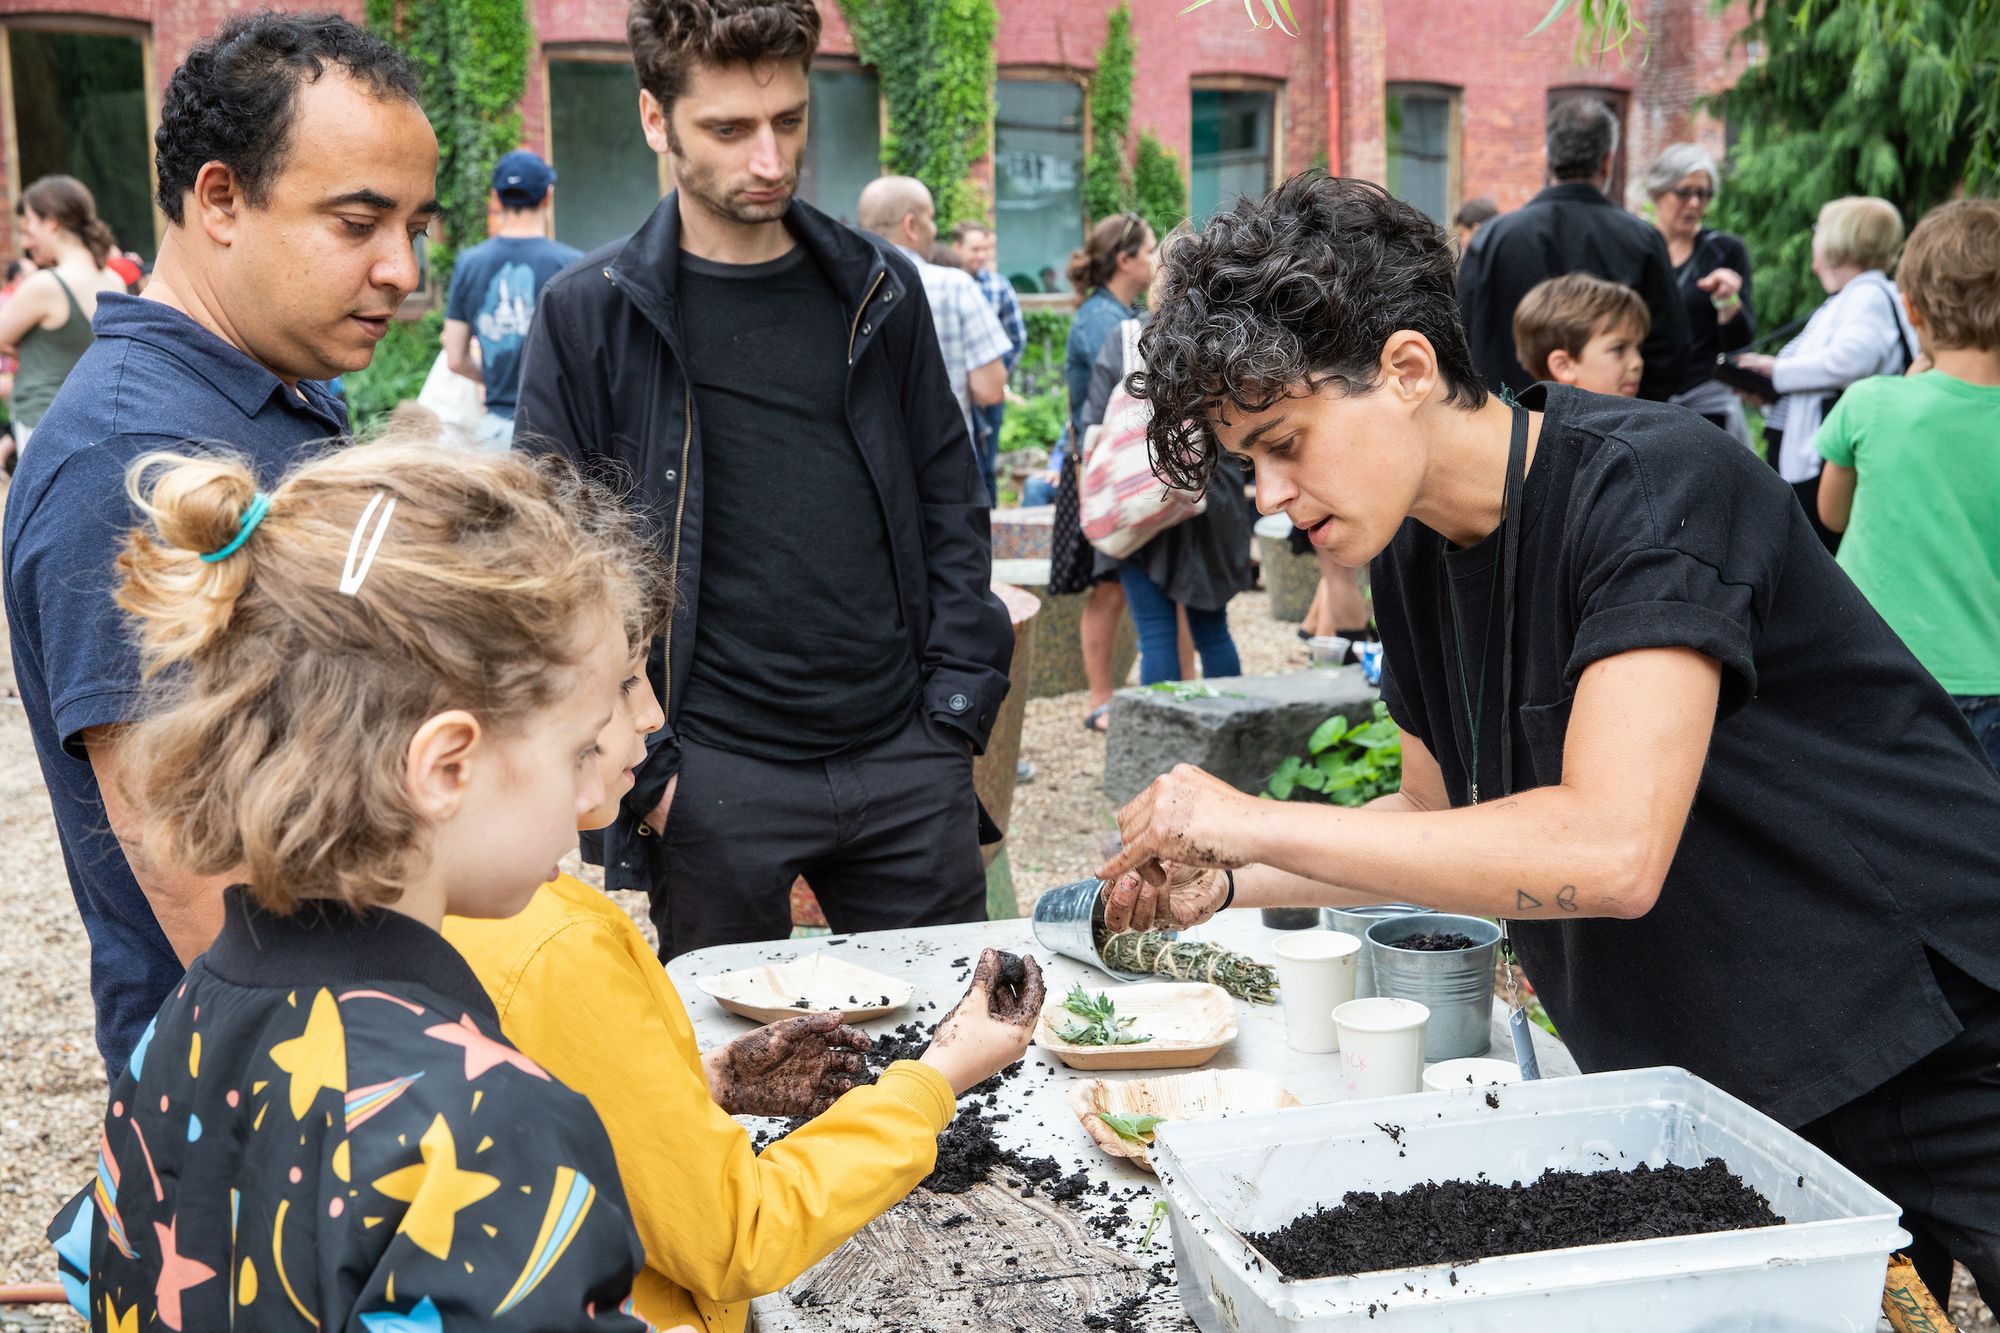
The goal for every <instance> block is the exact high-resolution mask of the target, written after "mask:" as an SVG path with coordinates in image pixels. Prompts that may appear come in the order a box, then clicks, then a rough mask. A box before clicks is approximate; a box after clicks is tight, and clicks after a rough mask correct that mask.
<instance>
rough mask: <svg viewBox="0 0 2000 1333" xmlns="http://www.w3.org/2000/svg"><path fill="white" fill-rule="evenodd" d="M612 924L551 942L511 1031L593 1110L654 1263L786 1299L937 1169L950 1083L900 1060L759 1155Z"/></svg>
mask: <svg viewBox="0 0 2000 1333" xmlns="http://www.w3.org/2000/svg"><path fill="white" fill-rule="evenodd" d="M617 925H618V923H614V922H610V921H601V920H596V919H585V918H576V919H573V920H572V922H571V924H569V925H566V926H565V927H564V928H563V929H561V930H559V931H557V932H555V933H553V934H551V935H550V937H549V938H548V939H547V940H546V941H545V942H544V943H543V944H542V946H541V948H539V949H538V950H537V951H536V952H535V954H534V955H533V957H532V958H530V959H529V960H528V962H527V963H526V964H525V966H524V967H523V969H522V972H521V976H520V982H519V984H518V985H517V986H516V987H515V988H514V990H513V992H512V995H511V997H510V999H509V1002H508V1004H507V1007H506V1009H505V1011H504V1012H503V1013H502V1015H501V1025H502V1027H503V1028H504V1029H505V1031H506V1033H507V1035H508V1037H509V1038H510V1039H512V1040H513V1042H514V1044H515V1045H516V1046H518V1047H520V1048H521V1050H522V1051H524V1052H525V1053H526V1054H527V1055H528V1056H529V1057H530V1058H532V1059H534V1060H536V1061H538V1062H539V1063H541V1064H542V1065H543V1066H544V1067H545V1068H547V1069H548V1070H549V1072H550V1073H552V1074H554V1075H555V1076H556V1077H557V1078H559V1079H561V1080H562V1081H563V1082H564V1083H566V1084H568V1085H569V1086H570V1087H571V1088H573V1089H575V1090H576V1091H577V1092H580V1093H582V1094H583V1095H584V1096H585V1097H586V1098H588V1099H589V1101H590V1103H591V1105H592V1106H593V1107H595V1108H596V1110H597V1114H598V1117H599V1118H600V1119H601V1120H603V1122H604V1128H605V1129H606V1131H608V1132H609V1134H610V1135H611V1145H612V1148H613V1150H614V1151H615V1152H616V1154H617V1158H618V1173H619V1175H620V1176H621V1177H622V1178H623V1180H624V1185H625V1196H626V1198H627V1199H628V1200H629V1201H630V1204H631V1211H632V1219H633V1221H634V1222H635V1223H636V1224H637V1226H638V1230H639V1238H640V1240H641V1241H642V1242H643V1243H644V1244H645V1247H646V1262H647V1266H648V1267H650V1268H652V1269H655V1270H657V1271H658V1272H660V1273H661V1274H662V1275H664V1276H666V1277H667V1278H669V1279H670V1280H671V1281H673V1282H675V1283H677V1284H678V1285H680V1286H682V1287H684V1288H686V1289H687V1290H688V1291H690V1292H692V1293H694V1294H695V1295H696V1296H700V1297H704V1298H706V1299H708V1300H711V1301H718V1302H734V1301H743V1300H749V1299H751V1298H753V1297H756V1296H761V1295H764V1294H766V1293H768V1292H773V1291H777V1290H778V1289H779V1288H781V1287H783V1286H784V1285H785V1284H786V1283H788V1282H790V1281H791V1280H792V1279H793V1278H795V1277H797V1276H798V1275H799V1274H800V1273H802V1272H804V1271H805V1270H806V1269H808V1268H810V1267H811V1266H812V1265H813V1264H815V1263H818V1262H819V1261H820V1260H821V1259H823V1258H825V1257H826V1256H827V1255H828V1254H830V1253H831V1252H832V1251H833V1250H835V1249H836V1248H838V1247H839V1246H840V1245H841V1243H842V1242H844V1241H846V1240H847V1239H848V1238H849V1237H850V1236H852V1235H853V1234H854V1233H855V1232H856V1231H859V1230H860V1229H861V1228H862V1227H863V1226H865V1225H867V1223H868V1222H870V1221H871V1220H873V1219H874V1218H875V1217H876V1216H878V1215H879V1214H881V1213H882V1212H884V1211H885V1210H887V1209H888V1208H889V1207H890V1205H892V1204H894V1203H896V1202H897V1201H898V1200H899V1199H901V1198H902V1197H903V1196H904V1195H906V1194H908V1193H909V1192H910V1190H912V1189H914V1188H915V1187H916V1186H917V1184H918V1182H920V1181H921V1180H923V1178H924V1177H925V1176H926V1175H928V1174H929V1173H930V1170H931V1167H932V1166H933V1165H935V1163H936V1157H937V1136H938V1135H939V1134H940V1133H942V1132H943V1130H944V1127H945V1126H946V1125H947V1124H949V1123H950V1121H951V1117H952V1112H953V1109H954V1099H953V1097H952V1092H951V1085H950V1084H948V1083H947V1082H946V1081H945V1080H944V1078H943V1077H942V1076H941V1075H939V1074H938V1073H937V1071H935V1070H933V1069H932V1068H930V1066H928V1065H923V1064H919V1063H917V1062H915V1061H907V1060H905V1061H898V1062H897V1063H896V1064H894V1065H891V1066H890V1067H889V1069H888V1070H887V1071H886V1072H885V1073H884V1075H883V1077H882V1079H881V1081H880V1082H878V1083H876V1084H874V1085H872V1086H869V1087H864V1088H856V1089H855V1090H854V1091H852V1092H850V1093H848V1094H847V1095H846V1096H845V1097H842V1098H841V1099H840V1101H839V1102H838V1103H836V1104H835V1105H834V1107H833V1108H832V1109H831V1110H829V1111H827V1112H826V1113H825V1114H823V1115H821V1116H819V1117H818V1118H816V1119H815V1120H813V1121H812V1122H811V1123H810V1124H808V1125H806V1126H804V1127H802V1128H801V1129H800V1130H798V1131H797V1132H796V1133H794V1134H792V1135H790V1136H789V1137H788V1138H786V1139H785V1140H784V1141H783V1142H781V1143H778V1144H775V1145H773V1146H772V1147H770V1148H769V1149H767V1150H766V1151H765V1153H764V1154H763V1156H761V1157H759V1156H758V1155H757V1154H756V1153H755V1152H754V1151H753V1150H752V1149H751V1146H750V1136H749V1133H748V1131H746V1130H745V1129H744V1128H743V1126H741V1125H739V1124H738V1123H736V1121H735V1120H734V1119H732V1118H731V1117H730V1116H729V1114H728V1113H727V1112H725V1111H723V1109H722V1108H721V1107H719V1106H717V1105H716V1104H715V1102H714V1100H713V1098H711V1097H710V1095H709V1090H708V1082H707V1078H706V1076H705V1074H704V1073H703V1071H702V1068H701V1061H700V1056H699V1053H698V1052H697V1050H696V1047H695V1042H694V1034H693V1027H692V1025H691V1024H690V1023H689V1021H688V1017H687V1012H686V1010H685V1008H684V1007H683V1006H682V1004H681V1001H680V997H679V995H678V994H677V993H676V992H675V991H674V988H673V984H672V983H671V982H670V981H669V980H668V979H667V976H666V973H665V971H664V969H662V968H661V967H660V965H659V964H658V963H657V962H656V961H654V959H653V958H652V957H651V956H650V953H649V952H645V950H644V945H643V941H642V942H641V944H640V945H639V946H638V948H639V951H640V952H642V953H645V956H643V957H640V956H635V951H634V950H633V948H631V947H629V946H628V943H627V942H626V941H624V940H623V939H622V938H621V934H620V931H619V930H618V928H617Z"/></svg>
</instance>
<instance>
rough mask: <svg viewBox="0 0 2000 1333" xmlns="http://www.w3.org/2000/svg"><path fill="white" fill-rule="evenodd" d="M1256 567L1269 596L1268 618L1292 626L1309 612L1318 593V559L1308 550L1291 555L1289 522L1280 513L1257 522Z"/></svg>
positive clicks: (1290, 527) (1290, 525)
mask: <svg viewBox="0 0 2000 1333" xmlns="http://www.w3.org/2000/svg"><path fill="white" fill-rule="evenodd" d="M1255 531H1256V534H1257V564H1258V565H1259V566H1260V567H1261V568H1262V570H1263V579H1264V588H1265V590H1266V591H1267V592H1269V593H1270V594H1271V619H1273V620H1282V621H1285V622H1286V623H1287V624H1292V625H1296V624H1298V623H1299V622H1300V621H1301V620H1304V619H1305V618H1306V612H1307V611H1309V610H1311V609H1312V600H1313V594H1314V593H1316V592H1318V591H1319V559H1318V557H1316V556H1314V555H1313V553H1312V552H1311V551H1306V552H1304V553H1298V552H1294V551H1293V550H1292V545H1291V535H1292V520H1290V519H1289V518H1286V517H1285V516H1284V515H1283V514H1273V515H1271V516H1270V517H1269V518H1260V519H1258V520H1257V527H1256V529H1255Z"/></svg>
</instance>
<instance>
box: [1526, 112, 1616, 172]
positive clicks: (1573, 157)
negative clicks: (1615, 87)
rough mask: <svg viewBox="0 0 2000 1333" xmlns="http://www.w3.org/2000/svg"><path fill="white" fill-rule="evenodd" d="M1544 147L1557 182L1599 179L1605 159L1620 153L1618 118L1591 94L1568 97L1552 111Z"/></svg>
mask: <svg viewBox="0 0 2000 1333" xmlns="http://www.w3.org/2000/svg"><path fill="white" fill-rule="evenodd" d="M1542 146H1543V148H1544V150H1545V151H1546V152H1547V153H1548V158H1549V175H1550V176H1551V177H1553V178H1554V179H1556V180H1559V181H1590V180H1596V179H1597V169H1598V168H1599V167H1600V166H1602V165H1603V163H1604V159H1605V158H1606V157H1607V156H1608V155H1610V154H1612V153H1615V152H1617V151H1618V117H1617V116H1616V115H1614V114H1613V113H1612V110H1611V108H1610V107H1609V106H1606V105H1605V103H1604V99H1603V98H1601V97H1596V96H1594V95H1592V94H1590V93H1578V94H1576V95H1575V96H1573V97H1565V98H1564V99H1563V100H1562V101H1560V102H1557V103H1556V104H1555V105H1554V106H1552V107H1550V108H1549V124H1548V128H1547V130H1546V131H1544V133H1543V135H1542Z"/></svg>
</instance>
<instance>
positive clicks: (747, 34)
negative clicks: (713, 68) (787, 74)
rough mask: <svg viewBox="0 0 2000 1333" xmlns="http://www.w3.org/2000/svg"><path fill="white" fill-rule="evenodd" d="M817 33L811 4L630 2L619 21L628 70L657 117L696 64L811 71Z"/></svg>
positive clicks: (796, 0)
mask: <svg viewBox="0 0 2000 1333" xmlns="http://www.w3.org/2000/svg"><path fill="white" fill-rule="evenodd" d="M819 27H820V22H819V10H818V8H816V7H815V6H814V4H813V0H632V7H631V8H630V9H629V10H627V11H626V15H625V37H626V40H627V41H628V42H629V43H630V44H631V47H632V70H633V72H634V73H635V74H637V75H638V76H639V86H640V87H641V88H642V89H644V90H645V91H647V92H649V93H651V94H652V95H653V99H654V100H655V101H657V102H658V103H659V104H660V107H661V109H663V110H671V109H672V108H673V105H674V101H675V99H677V98H678V97H680V95H681V94H682V93H684V92H686V91H687V81H688V74H689V72H690V70H692V68H693V67H694V66H695V65H696V64H703V65H755V64H759V63H762V62H763V61H767V60H793V61H797V62H798V63H799V64H801V65H803V66H804V67H805V68H806V69H807V70H808V71H810V70H811V69H812V59H813V52H815V51H817V50H818V49H819Z"/></svg>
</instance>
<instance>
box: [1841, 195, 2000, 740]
mask: <svg viewBox="0 0 2000 1333" xmlns="http://www.w3.org/2000/svg"><path fill="white" fill-rule="evenodd" d="M1896 285H1897V286H1898V287H1899V288H1900V289H1901V291H1902V294H1903V305H1904V308H1905V309H1906V310H1907V311H1908V313H1909V316H1910V327H1912V328H1913V329H1915V330H1916V332H1917V338H1918V341H1919V342H1920V343H1921V344H1922V347H1923V350H1924V353H1925V354H1926V355H1927V356H1928V357H1929V359H1930V365H1931V369H1929V370H1926V371H1923V372H1922V373H1920V374H1912V375H1910V376H1909V377H1908V378H1898V377H1896V376H1890V375H1878V376H1873V377H1871V378H1868V379H1864V380H1860V381H1858V382H1856V383H1854V384H1851V385H1849V386H1848V387H1847V389H1846V391H1845V392H1843V393H1842V394H1841V395H1840V402H1839V403H1838V404H1836V405H1835V406H1834V409H1833V411H1832V412H1830V413H1828V414H1827V418H1826V420H1825V421H1824V422H1823V423H1822V424H1821V425H1820V428H1819V432H1818V434H1816V435H1814V436H1813V445H1814V447H1815V448H1816V449H1818V450H1819V453H1820V455H1821V457H1823V458H1825V459H1826V469H1825V471H1824V473H1823V474H1822V475H1821V477H1820V486H1819V513H1820V521H1821V522H1823V523H1825V524H1826V525H1827V527H1829V528H1831V529H1833V530H1834V531H1835V532H1845V533H1846V536H1845V537H1844V538H1843V539H1842V541H1841V544H1840V553H1839V555H1838V557H1837V558H1838V560H1839V561H1840V567H1841V568H1842V569H1844V570H1846V571H1847V573H1848V576H1849V577H1850V578H1852V579H1853V580H1854V582H1855V585H1856V586H1857V587H1859V588H1860V589H1861V591H1862V592H1864V593H1866V594H1867V596H1868V600H1869V601H1870V602H1871V603H1873V604H1874V607H1875V609H1876V610H1877V611H1879V612H1881V613H1882V618H1883V619H1884V620H1886V621H1888V622H1889V624H1890V626H1891V627H1892V628H1893V629H1894V630H1895V631H1896V633H1897V634H1899V635H1901V636H1902V639H1903V642H1904V643H1906V644H1908V645H1909V647H1910V651H1911V652H1912V653H1915V654H1916V657H1917V660H1918V661H1919V662H1922V663H1923V664H1924V666H1925V667H1926V668H1927V669H1928V670H1929V671H1930V673H1931V674H1932V675H1933V676H1936V677H1937V680H1938V684H1940V685H1942V686H1944V688H1945V691H1946V692H1947V693H1949V694H1950V695H1951V696H1952V698H1953V701H1954V702H1956V703H1957V704H1958V707H1959V711H1961V712H1962V713H1964V714H1965V717H1966V720H1967V721H1968V722H1969V723H1971V725H1972V730H1973V734H1974V735H1975V736H1977V737H1978V739H1979V742H1980V744H1981V745H1982V746H1983V747H1985V750H1986V756H1987V758H1989V759H1991V760H1992V761H1993V763H1994V766H1995V767H1996V768H2000V203H1995V202H1994V201H1993V200H1991V199H1959V200H1954V201H1953V202H1951V203H1948V204H1943V205H1940V206H1939V207H1938V208H1935V209H1933V210H1932V211H1931V212H1930V213H1928V214H1926V215H1925V217H1924V219H1923V221H1921V222H1919V223H1918V224H1917V228H1916V230H1915V231H1913V232H1911V233H1910V239H1909V241H1908V243H1907V244H1906V245H1905V246H1904V248H1903V259H1902V263H1901V264H1900V265H1899V266H1898V268H1897V269H1896Z"/></svg>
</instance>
